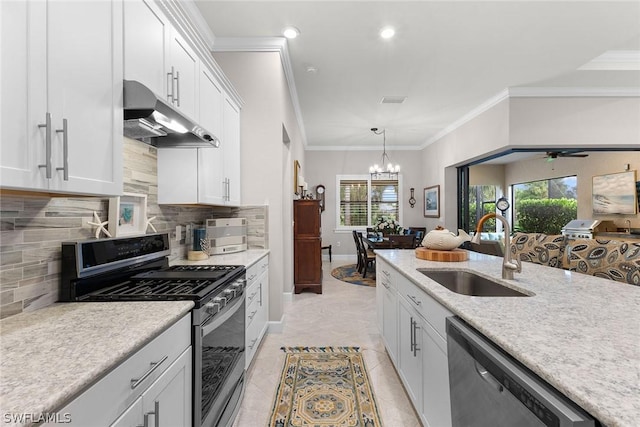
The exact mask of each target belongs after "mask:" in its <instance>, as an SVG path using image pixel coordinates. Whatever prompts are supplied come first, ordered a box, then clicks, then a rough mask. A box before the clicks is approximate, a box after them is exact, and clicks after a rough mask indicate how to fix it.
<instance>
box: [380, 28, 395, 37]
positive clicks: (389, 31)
mask: <svg viewBox="0 0 640 427" xmlns="http://www.w3.org/2000/svg"><path fill="white" fill-rule="evenodd" d="M395 34H396V30H394V29H393V28H391V27H385V28H383V29H382V30H380V37H382V38H383V39H390V38H391V37H393V36H394V35H395Z"/></svg>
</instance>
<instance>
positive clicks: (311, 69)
mask: <svg viewBox="0 0 640 427" xmlns="http://www.w3.org/2000/svg"><path fill="white" fill-rule="evenodd" d="M305 70H306V71H307V73H311V74H315V73H317V72H318V68H317V67H314V66H313V65H308V66H307V68H305Z"/></svg>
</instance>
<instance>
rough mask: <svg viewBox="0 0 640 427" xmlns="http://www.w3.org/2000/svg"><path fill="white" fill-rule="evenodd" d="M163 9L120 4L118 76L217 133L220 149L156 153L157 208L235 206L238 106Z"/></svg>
mask: <svg viewBox="0 0 640 427" xmlns="http://www.w3.org/2000/svg"><path fill="white" fill-rule="evenodd" d="M165 6H167V5H164V6H163V4H162V3H160V2H155V1H153V0H127V1H125V6H124V61H125V63H124V77H125V79H127V80H137V81H139V82H140V83H142V84H144V85H145V86H147V87H148V88H149V89H151V90H152V91H153V92H155V93H156V95H158V96H161V97H163V98H164V99H166V100H167V102H168V103H170V104H172V105H173V106H174V107H175V108H176V109H178V110H180V111H181V112H182V113H183V114H185V115H186V116H188V117H190V118H191V119H193V120H194V121H196V122H197V123H198V124H199V125H200V126H202V127H203V128H204V129H206V130H207V131H209V132H211V133H212V134H213V135H215V136H216V137H217V138H218V139H219V140H220V147H218V148H193V147H192V148H160V149H158V203H161V204H208V205H225V206H237V205H240V202H241V187H240V107H239V105H238V103H237V102H236V99H235V98H232V97H231V96H230V94H232V95H233V94H234V91H233V89H232V88H231V89H230V85H229V83H228V82H227V81H226V80H225V79H224V77H221V76H222V73H221V72H220V70H218V69H217V68H216V66H215V62H214V61H213V58H211V56H210V53H209V52H206V51H205V50H204V49H203V48H202V46H201V45H199V44H198V43H197V41H198V39H197V37H196V36H195V35H194V34H193V33H192V32H191V30H190V29H189V28H186V27H185V25H183V24H184V23H183V24H181V23H180V20H179V19H178V18H177V17H176V16H174V14H173V13H172V12H171V11H170V8H167V10H165ZM172 17H173V18H172ZM190 42H193V44H191V43H190ZM194 47H195V48H194ZM196 48H197V49H196ZM215 71H217V73H216V72H215ZM223 83H226V86H225V85H224V84H223Z"/></svg>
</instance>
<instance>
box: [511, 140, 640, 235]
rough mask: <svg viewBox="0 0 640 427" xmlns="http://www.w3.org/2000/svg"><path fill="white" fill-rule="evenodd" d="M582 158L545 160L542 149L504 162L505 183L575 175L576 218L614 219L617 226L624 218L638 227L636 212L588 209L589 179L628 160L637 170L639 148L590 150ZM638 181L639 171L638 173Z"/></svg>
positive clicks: (619, 167) (619, 168) (619, 169)
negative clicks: (529, 156) (531, 155)
mask: <svg viewBox="0 0 640 427" xmlns="http://www.w3.org/2000/svg"><path fill="white" fill-rule="evenodd" d="M588 154H589V156H588V157H584V158H569V157H564V158H558V159H556V160H554V161H553V162H547V160H546V159H545V158H544V157H543V156H544V155H543V154H542V153H541V155H540V156H538V157H537V158H533V159H531V160H523V161H520V162H514V163H511V164H507V165H505V168H504V169H505V182H506V184H507V185H512V184H518V183H522V182H529V181H537V180H541V179H548V178H560V177H564V176H570V175H575V176H576V177H577V181H578V218H580V219H590V218H593V219H600V220H608V221H613V222H614V224H616V225H617V226H618V227H621V228H623V227H626V223H625V220H630V221H631V226H632V227H633V228H640V214H638V215H593V213H592V211H591V179H592V177H593V176H594V175H604V174H610V173H616V172H623V171H624V168H625V165H627V164H629V168H630V169H631V170H636V171H638V170H640V151H635V152H606V153H605V152H589V153H588ZM637 179H638V180H639V181H640V173H638V174H637Z"/></svg>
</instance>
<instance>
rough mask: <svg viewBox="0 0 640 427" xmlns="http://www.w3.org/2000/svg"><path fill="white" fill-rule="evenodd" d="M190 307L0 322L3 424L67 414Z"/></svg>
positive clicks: (53, 310)
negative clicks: (10, 417) (15, 418)
mask: <svg viewBox="0 0 640 427" xmlns="http://www.w3.org/2000/svg"><path fill="white" fill-rule="evenodd" d="M192 307H193V302H191V301H170V302H104V303H98V302H89V303H77V302H74V303H58V304H54V305H52V306H49V307H46V308H42V309H40V310H36V311H33V312H29V313H22V314H18V315H16V316H12V317H9V318H6V319H3V320H2V321H0V356H1V361H0V408H1V412H2V415H3V416H2V420H1V421H0V423H2V425H5V422H6V417H5V414H34V415H40V414H43V413H47V412H48V413H51V412H53V411H55V410H58V409H60V408H62V407H64V406H65V405H66V404H67V403H69V402H70V401H71V400H73V399H74V398H75V397H76V396H77V395H79V394H80V393H82V392H83V391H84V390H86V389H87V388H89V387H90V386H91V385H92V384H94V383H95V382H96V381H97V380H99V379H100V378H102V377H103V376H104V375H105V374H107V373H108V372H109V371H110V370H112V369H113V368H114V367H116V366H117V365H118V364H119V363H120V362H122V361H124V360H125V359H126V358H127V357H129V356H130V355H132V354H133V353H134V352H135V351H137V350H138V349H139V348H141V347H143V346H144V345H145V344H147V343H148V342H149V341H151V340H152V339H153V338H155V337H156V336H158V335H159V334H160V333H162V332H163V331H164V330H166V329H167V328H168V327H169V326H171V325H173V324H174V323H175V322H177V321H178V320H179V319H181V318H182V317H183V316H184V315H185V314H186V313H188V312H189V311H190V310H191V308H192ZM131 325H133V327H130V326H131Z"/></svg>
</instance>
